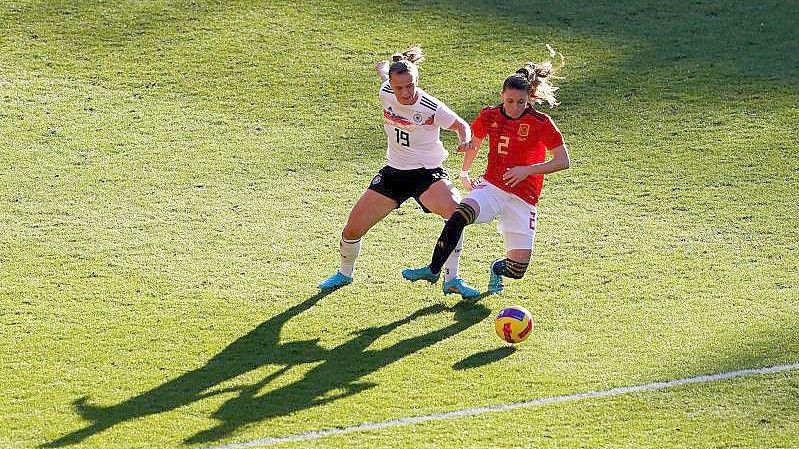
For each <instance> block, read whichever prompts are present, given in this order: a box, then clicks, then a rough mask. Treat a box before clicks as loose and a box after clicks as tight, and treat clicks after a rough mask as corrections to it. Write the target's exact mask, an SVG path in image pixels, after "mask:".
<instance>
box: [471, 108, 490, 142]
mask: <svg viewBox="0 0 799 449" xmlns="http://www.w3.org/2000/svg"><path fill="white" fill-rule="evenodd" d="M485 111H486V110H485V109H482V110H481V111H480V113H479V114H477V118H476V119H474V123H472V135H473V136H474V137H476V138H478V139H485V137H486V134H488V127H487V126H486V114H485Z"/></svg>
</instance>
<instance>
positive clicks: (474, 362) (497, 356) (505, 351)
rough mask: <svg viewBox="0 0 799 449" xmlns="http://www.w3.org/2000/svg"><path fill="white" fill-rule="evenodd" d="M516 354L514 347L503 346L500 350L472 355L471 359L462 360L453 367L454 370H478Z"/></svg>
mask: <svg viewBox="0 0 799 449" xmlns="http://www.w3.org/2000/svg"><path fill="white" fill-rule="evenodd" d="M514 352H516V348H515V347H513V346H502V347H499V348H495V349H491V350H488V351H482V352H478V353H476V354H472V355H470V356H469V357H466V358H465V359H463V360H461V361H460V362H456V363H455V364H454V365H452V368H454V369H467V368H477V367H478V366H483V365H488V364H489V363H494V362H497V361H499V360H502V359H504V358H505V357H508V356H509V355H511V354H513V353H514Z"/></svg>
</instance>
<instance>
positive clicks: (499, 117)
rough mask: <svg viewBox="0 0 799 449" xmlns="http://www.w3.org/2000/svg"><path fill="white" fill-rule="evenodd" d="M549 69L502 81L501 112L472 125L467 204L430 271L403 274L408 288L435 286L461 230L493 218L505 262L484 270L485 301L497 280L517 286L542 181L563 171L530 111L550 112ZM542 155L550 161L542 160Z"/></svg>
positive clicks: (551, 126)
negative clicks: (480, 170)
mask: <svg viewBox="0 0 799 449" xmlns="http://www.w3.org/2000/svg"><path fill="white" fill-rule="evenodd" d="M552 71H553V69H552V63H551V62H549V61H545V62H542V63H537V64H535V63H528V64H527V65H525V66H524V67H522V68H521V69H519V70H517V71H516V73H515V74H513V75H511V76H509V77H508V78H507V79H505V82H504V84H503V86H502V91H501V93H500V97H501V98H502V104H500V105H498V106H490V107H486V108H483V110H481V111H480V115H478V116H477V119H475V121H474V123H473V124H472V133H473V139H472V143H471V145H470V148H465V151H466V156H465V158H464V162H463V167H464V171H463V172H462V173H461V181H462V182H463V184H464V187H465V188H466V189H467V190H470V193H469V196H468V197H466V198H464V200H463V201H462V202H461V204H460V205H459V207H458V209H457V210H456V211H455V213H454V214H453V215H452V217H451V218H450V219H449V221H447V223H446V225H445V226H444V229H443V230H442V231H441V235H440V237H439V239H438V241H437V242H436V246H435V249H434V251H433V257H432V260H431V262H430V265H428V266H425V267H422V268H409V269H406V270H404V271H403V272H402V275H403V277H405V279H408V280H411V281H417V280H422V279H423V280H428V281H431V280H433V279H437V278H438V273H439V272H440V271H441V267H442V262H443V260H445V259H446V258H447V256H448V255H449V253H450V252H451V251H452V250H453V248H454V247H455V244H456V243H457V241H458V239H459V238H460V236H461V233H462V232H463V229H464V228H465V227H466V226H467V225H469V224H472V223H487V222H489V221H491V220H493V219H494V218H496V217H500V218H499V222H498V224H497V230H498V231H499V233H500V234H502V236H503V239H504V241H505V248H506V251H507V253H506V257H505V258H502V259H497V260H495V261H494V262H492V264H491V269H490V277H489V282H488V292H489V293H499V292H500V291H502V288H503V284H502V278H503V276H504V277H509V278H513V279H521V278H522V277H523V276H524V273H525V271H526V270H527V266H528V265H529V263H530V257H531V256H532V252H533V241H534V239H535V226H536V221H537V218H538V217H537V215H536V205H537V204H538V197H539V196H540V195H541V187H542V186H543V183H544V175H545V174H549V173H554V172H556V171H560V170H564V169H566V168H568V167H569V153H568V150H567V148H566V144H564V142H563V136H562V135H561V133H560V131H559V130H558V128H557V126H555V123H554V122H553V121H552V119H551V118H550V117H549V116H548V115H546V114H544V113H541V112H538V111H536V110H535V108H534V107H533V105H534V103H542V102H544V101H546V102H547V103H549V104H550V106H556V105H557V104H558V103H557V101H556V99H555V91H556V90H557V88H556V87H553V86H552V85H551V84H550V82H549V80H550V78H551V76H552ZM486 137H488V144H489V152H488V165H487V167H486V172H485V174H484V175H483V176H482V177H480V178H478V179H477V180H475V181H472V180H471V179H470V178H469V173H468V169H469V168H470V167H471V165H472V163H473V161H474V158H475V157H476V156H477V152H478V150H479V148H480V145H481V144H482V142H483V140H484V139H485V138H486ZM547 152H549V153H551V155H552V157H551V158H550V159H549V160H546V154H547Z"/></svg>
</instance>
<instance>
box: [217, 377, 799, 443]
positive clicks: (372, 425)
mask: <svg viewBox="0 0 799 449" xmlns="http://www.w3.org/2000/svg"><path fill="white" fill-rule="evenodd" d="M793 370H799V363H791V364H787V365H777V366H769V367H765V368H756V369H742V370H738V371H728V372H725V373H717V374H707V375H702V376H695V377H685V378H682V379H675V380H670V381H666V382H652V383H648V384H642V385H632V386H628V387H617V388H611V389H609V390H597V391H589V392H586V393H577V394H570V395H565V396H550V397H546V398H539V399H531V400H529V401H524V402H513V403H508V404H496V405H489V406H485V407H474V408H466V409H462V410H454V411H451V412H446V413H434V414H432V415H421V416H412V417H408V418H397V419H389V420H386V421H379V422H367V423H363V424H358V425H355V426H349V427H341V428H335V429H323V430H312V431H309V432H303V433H297V434H294V435H286V436H282V437H274V438H261V439H258V440H253V441H246V442H242V443H230V444H224V445H222V446H215V447H212V448H208V449H239V448H248V447H263V446H271V445H273V444H278V443H288V442H292V441H309V440H318V439H320V438H325V437H329V436H334V435H343V434H346V433H354V432H365V431H369V430H378V429H385V428H388V427H398V426H407V425H413V424H419V423H423V422H427V421H439V420H445V419H457V418H464V417H467V416H474V415H482V414H483V413H490V412H504V411H507V410H515V409H518V408H532V407H539V406H542V405H549V404H558V403H561V402H569V401H579V400H582V399H594V398H607V397H611V396H619V395H622V394H628V393H641V392H647V391H655V390H663V389H666V388H674V387H679V386H682V385H691V384H702V383H708V382H716V381H720V380H726V379H734V378H737V377H749V376H758V375H764V374H773V373H780V372H783V371H793Z"/></svg>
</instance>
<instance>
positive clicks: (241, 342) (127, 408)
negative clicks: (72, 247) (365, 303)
mask: <svg viewBox="0 0 799 449" xmlns="http://www.w3.org/2000/svg"><path fill="white" fill-rule="evenodd" d="M328 293H330V292H329V291H328V292H320V293H318V294H316V295H314V296H311V297H310V298H308V299H306V300H305V301H303V302H301V303H299V304H297V305H295V306H293V307H291V308H289V309H287V310H286V311H284V312H282V313H280V314H278V315H275V316H274V317H272V318H270V319H269V320H267V321H264V322H263V323H261V324H260V325H258V327H256V328H255V329H253V330H252V331H251V332H249V333H248V334H247V335H244V336H242V337H241V338H239V339H237V340H236V341H234V342H233V343H231V344H230V345H229V346H227V347H226V348H225V349H224V350H222V351H221V352H220V353H219V354H217V355H215V356H214V357H213V358H211V360H209V361H208V363H207V364H206V365H205V366H203V367H201V368H198V369H195V370H193V371H191V372H188V373H185V374H183V375H181V376H179V377H177V378H175V379H173V380H170V381H168V382H166V383H164V384H162V385H160V386H158V387H155V388H153V389H152V390H149V391H146V392H144V393H142V394H139V395H138V396H135V397H133V398H130V399H128V400H126V401H124V402H121V403H119V404H117V405H112V406H96V405H91V404H89V402H88V398H87V397H85V396H84V397H81V398H79V399H77V400H75V401H74V406H75V410H76V411H77V413H78V414H80V415H81V417H83V418H85V419H86V420H89V421H91V424H89V425H88V426H86V427H84V428H82V429H79V430H76V431H74V432H72V433H70V434H67V435H65V436H63V437H61V438H58V439H56V440H54V441H51V442H49V443H45V444H43V445H41V447H63V446H67V445H71V444H77V443H80V442H82V441H83V440H85V439H86V438H88V437H90V436H92V435H96V434H98V433H100V432H103V431H104V430H107V429H109V428H111V427H113V426H115V425H117V424H119V423H122V422H125V421H129V420H132V419H136V418H140V417H144V416H148V415H153V414H158V413H162V412H166V411H170V410H174V409H176V408H178V407H182V406H184V405H188V404H190V403H193V402H196V401H199V400H202V399H205V398H208V397H210V396H213V395H217V394H221V393H228V392H231V391H238V392H239V393H238V396H237V397H234V398H232V399H230V400H228V401H227V402H225V403H224V404H223V405H222V407H221V408H220V409H219V410H218V411H216V412H215V413H214V414H213V416H214V417H215V418H217V419H218V420H220V421H221V423H220V424H219V425H218V426H216V427H214V428H211V429H209V430H206V431H203V432H200V433H197V434H195V435H194V436H192V437H190V438H188V439H187V440H186V442H187V443H196V442H207V441H212V440H215V439H218V438H222V437H224V436H226V435H228V434H230V433H231V432H233V431H234V430H236V429H237V428H238V427H239V426H241V425H244V424H248V423H252V422H257V421H260V420H263V419H266V418H271V417H276V416H282V415H286V414H288V413H291V412H294V411H297V410H303V409H306V408H310V407H315V406H318V405H322V404H325V403H328V402H331V401H334V400H336V399H339V398H342V397H346V396H349V395H352V394H355V393H358V392H359V391H363V390H365V389H367V388H370V387H372V386H374V385H373V384H369V383H359V382H358V379H359V378H360V377H361V376H364V375H366V374H369V373H372V372H374V371H376V370H378V369H380V368H382V367H384V366H386V365H389V364H391V363H393V362H395V361H397V360H399V359H401V358H403V357H405V356H407V355H409V354H412V353H414V352H416V351H419V350H420V349H423V348H425V347H427V346H430V345H432V344H434V343H436V342H438V341H441V340H443V339H445V338H448V337H450V336H453V335H455V334H457V333H458V332H461V331H462V330H464V329H466V328H468V327H470V326H472V325H474V324H476V323H478V322H480V321H481V320H483V319H484V318H485V317H486V316H488V314H489V311H488V309H487V308H485V306H482V305H464V304H461V305H458V306H456V307H454V308H453V309H454V310H455V321H454V322H453V323H451V324H450V325H448V326H445V327H443V328H441V329H436V330H433V331H430V332H428V333H426V334H423V335H418V336H416V337H412V338H408V339H405V340H402V341H399V342H397V343H395V344H394V345H393V346H390V347H388V348H385V349H381V350H370V351H367V350H366V348H367V347H369V345H371V344H372V343H373V342H374V341H375V340H377V339H378V338H379V337H381V336H383V335H386V334H388V333H390V332H391V331H393V330H394V329H396V328H398V327H399V326H401V325H403V324H406V323H409V322H411V321H412V320H414V319H416V318H419V317H422V316H425V315H430V314H434V313H439V312H442V311H445V310H447V308H446V306H444V305H442V304H437V305H432V306H427V307H424V308H422V309H419V310H417V311H416V312H414V313H412V314H411V315H409V316H407V317H405V318H402V319H400V320H397V321H394V322H392V323H389V324H386V325H383V326H378V327H373V328H369V329H365V330H362V331H359V332H358V333H357V334H356V335H355V337H354V338H352V339H351V340H349V341H346V342H344V343H342V344H341V345H339V346H337V347H335V348H332V349H329V350H326V349H324V348H322V347H320V346H319V344H318V339H312V340H302V341H293V342H289V343H280V330H281V328H282V327H283V325H284V324H285V323H286V322H287V321H288V320H289V319H291V318H292V317H294V316H296V315H298V314H300V313H302V312H303V311H305V310H307V309H309V308H310V307H312V306H313V305H314V304H316V303H317V302H318V301H319V300H320V299H322V298H323V297H324V296H326V295H327V294H328ZM320 361H323V363H321V364H319V365H318V366H316V367H314V368H313V369H311V370H310V371H309V372H308V373H307V374H306V375H305V376H304V377H303V378H302V379H300V380H297V381H295V382H293V383H291V384H289V385H287V386H284V387H280V388H278V389H275V390H273V391H270V392H267V393H265V394H262V395H258V392H259V391H260V390H261V389H262V388H263V387H264V386H266V385H268V384H269V383H270V382H272V381H273V380H275V379H276V378H278V377H279V376H281V375H282V374H283V373H285V372H286V371H288V370H289V369H290V368H291V367H292V366H296V365H299V364H305V363H315V362H320ZM266 364H276V365H283V368H281V369H279V370H277V371H276V372H275V373H273V374H270V375H269V376H266V377H265V378H264V379H262V380H261V381H259V382H257V383H255V384H253V385H245V386H241V387H235V388H227V389H215V390H214V389H213V388H214V387H215V386H217V385H219V384H222V383H223V382H225V381H228V380H231V379H234V378H236V377H238V376H240V375H242V374H245V373H247V372H249V371H252V370H254V369H257V368H259V367H261V366H263V365H266Z"/></svg>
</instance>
